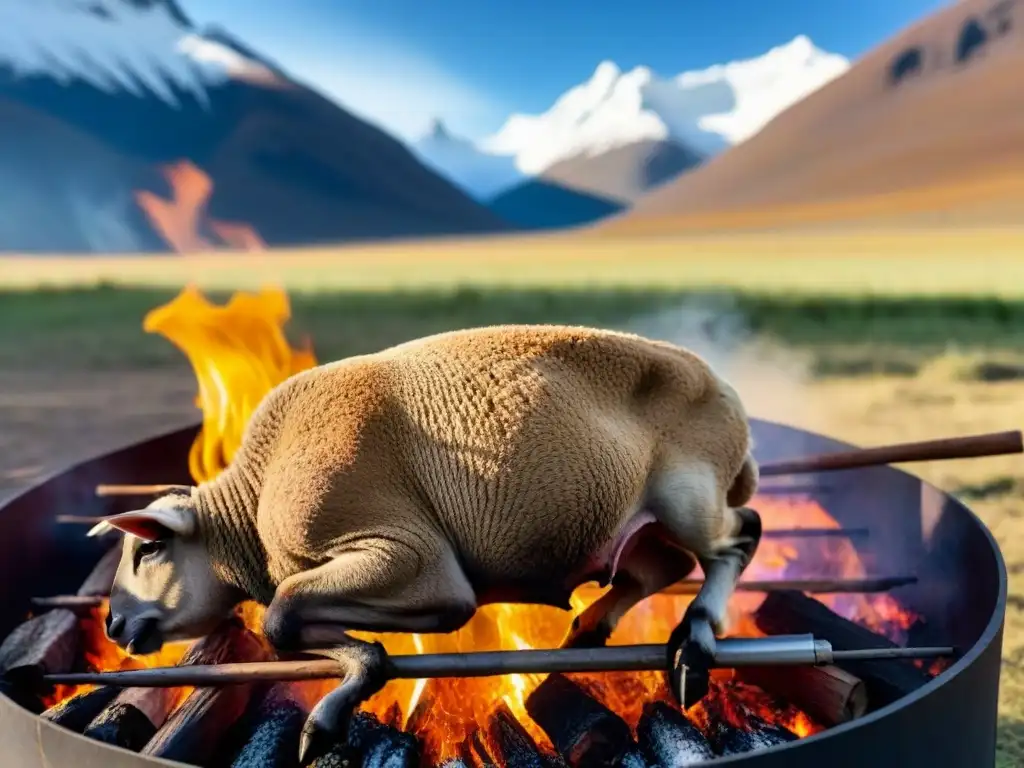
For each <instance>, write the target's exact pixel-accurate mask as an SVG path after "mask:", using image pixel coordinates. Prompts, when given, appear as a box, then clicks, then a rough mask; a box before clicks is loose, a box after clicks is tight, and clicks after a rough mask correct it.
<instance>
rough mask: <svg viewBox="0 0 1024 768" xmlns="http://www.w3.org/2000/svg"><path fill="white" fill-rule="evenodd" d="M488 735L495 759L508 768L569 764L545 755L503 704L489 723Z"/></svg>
mask: <svg viewBox="0 0 1024 768" xmlns="http://www.w3.org/2000/svg"><path fill="white" fill-rule="evenodd" d="M487 735H488V737H489V739H490V743H491V746H492V747H493V750H494V756H495V757H496V758H497V759H498V761H499V762H500V764H501V765H502V766H504V768H555V766H564V765H565V763H563V762H562V760H561V759H559V758H558V757H556V756H554V755H547V754H545V753H544V752H542V751H541V749H540V747H538V746H537V744H536V743H535V742H534V740H533V738H532V737H531V736H530V734H529V733H527V731H526V729H525V728H523V726H522V725H521V724H520V723H519V721H518V720H516V717H515V715H513V714H512V710H510V709H509V708H508V706H507V705H506V704H505V703H504V702H502V703H500V704H498V706H497V707H496V708H495V710H494V714H492V715H491V719H490V721H489V722H488V723H487Z"/></svg>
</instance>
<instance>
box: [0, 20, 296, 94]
mask: <svg viewBox="0 0 1024 768" xmlns="http://www.w3.org/2000/svg"><path fill="white" fill-rule="evenodd" d="M82 40H88V41H89V43H90V44H89V46H88V47H84V46H82V44H81V41H82ZM2 74H7V75H8V76H10V77H13V78H14V79H16V80H17V79H23V78H34V77H49V78H52V79H53V80H55V81H56V82H59V83H63V84H69V83H72V82H76V81H77V82H83V83H87V84H89V85H92V86H93V87H95V88H97V89H99V90H102V91H105V92H108V93H119V92H123V93H128V94H132V95H135V96H139V97H143V96H147V95H150V96H155V97H156V98H159V99H161V100H162V101H164V102H166V103H168V104H170V105H172V106H175V107H176V106H179V101H178V95H177V94H180V93H191V94H192V95H193V96H194V97H195V98H196V99H197V100H198V101H199V102H201V103H206V102H207V96H206V89H207V88H208V87H210V86H216V85H220V84H223V83H224V82H226V81H227V80H228V79H230V78H242V77H244V78H248V79H259V80H276V79H278V78H277V76H276V75H274V74H273V73H272V72H271V71H270V70H269V69H268V68H267V67H266V66H265V65H264V64H262V63H260V62H258V61H254V60H252V59H250V58H248V57H246V56H245V55H243V54H242V53H240V52H239V51H238V50H237V49H235V48H232V47H230V46H228V45H225V44H223V43H221V42H218V41H216V40H212V39H207V38H205V37H204V36H202V35H201V34H199V33H197V32H196V31H195V30H194V28H193V26H192V23H191V21H190V20H189V19H188V17H187V16H186V15H185V14H184V12H183V11H182V10H181V8H180V7H179V6H178V5H177V3H175V2H174V0H4V2H3V3H0V75H2Z"/></svg>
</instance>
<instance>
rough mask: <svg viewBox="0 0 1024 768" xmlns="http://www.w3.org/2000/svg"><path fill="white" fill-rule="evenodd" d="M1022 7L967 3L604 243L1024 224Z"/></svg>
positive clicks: (657, 196)
mask: <svg viewBox="0 0 1024 768" xmlns="http://www.w3.org/2000/svg"><path fill="white" fill-rule="evenodd" d="M1021 72H1024V0H998V2H994V1H993V0H963V1H962V2H957V3H953V4H951V5H949V6H947V7H946V8H944V9H943V10H941V11H940V12H938V13H936V14H935V15H933V16H931V17H929V18H927V19H925V20H923V21H921V22H919V23H918V24H916V25H914V26H912V27H910V28H908V29H906V30H905V31H903V32H902V33H900V34H899V35H897V36H896V37H895V38H893V39H892V40H889V41H887V42H886V43H884V44H882V45H881V46H879V47H878V48H876V49H874V50H873V51H871V52H870V53H868V54H867V55H865V56H864V57H863V58H862V59H861V60H860V61H858V62H857V63H856V64H855V65H854V66H853V67H852V68H851V69H850V71H849V72H847V73H846V74H845V75H843V76H842V77H840V78H838V79H836V80H835V81H833V82H832V83H830V84H828V85H826V86H825V87H823V88H822V89H821V90H819V91H817V92H815V93H813V94H811V95H810V96H809V97H807V98H806V99H805V100H803V101H801V102H799V103H797V104H795V105H794V106H793V107H791V108H790V109H788V110H786V111H785V112H783V113H782V114H780V115H779V116H778V117H776V118H775V119H774V120H773V121H772V122H771V123H769V124H768V125H767V126H765V128H764V129H763V130H762V131H761V132H760V133H758V134H757V135H755V136H754V137H752V138H751V139H749V140H748V141H747V142H745V143H743V144H741V145H739V146H736V147H734V148H732V149H730V150H729V151H728V152H726V153H724V154H722V155H720V156H718V157H716V158H714V159H713V160H711V161H710V162H708V163H707V164H706V165H704V166H702V167H700V168H697V169H696V170H694V171H692V172H690V173H688V174H686V175H684V176H683V177H681V178H680V179H677V180H676V181H673V182H670V183H669V184H667V185H665V186H664V187H662V188H661V189H658V190H656V191H654V192H652V193H651V194H650V195H648V196H647V197H645V198H643V199H642V200H640V201H639V202H638V203H637V204H636V205H635V206H634V208H633V209H631V210H630V211H629V212H627V213H626V214H624V215H622V216H618V217H615V218H613V219H610V220H608V221H607V222H604V223H602V224H601V225H599V226H598V229H599V231H604V232H615V231H622V232H626V231H629V232H647V231H652V232H655V231H657V232H670V231H675V230H680V229H692V228H705V227H733V226H740V227H742V226H765V225H779V224H799V223H807V222H815V221H819V222H822V221H830V220H832V221H841V220H850V219H864V218H872V217H882V218H885V217H896V216H903V215H907V214H911V215H914V216H920V215H921V214H925V213H929V212H931V213H934V212H944V213H949V214H953V215H955V214H957V213H962V212H964V211H967V210H970V211H974V212H976V213H977V214H978V215H980V216H982V217H984V216H985V215H991V214H993V213H994V212H996V211H999V212H1000V213H999V216H1001V217H1002V218H1004V220H1007V221H1015V222H1019V221H1021V220H1022V218H1024V217H1022V216H1021V214H1022V213H1024V85H1022V81H1021Z"/></svg>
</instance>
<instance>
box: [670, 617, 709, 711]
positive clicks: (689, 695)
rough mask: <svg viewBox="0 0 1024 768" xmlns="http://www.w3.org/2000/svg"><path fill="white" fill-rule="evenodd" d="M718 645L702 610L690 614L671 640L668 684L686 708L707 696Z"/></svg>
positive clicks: (674, 632) (684, 618)
mask: <svg viewBox="0 0 1024 768" xmlns="http://www.w3.org/2000/svg"><path fill="white" fill-rule="evenodd" d="M716 644H717V643H716V638H715V632H714V629H713V628H712V626H711V623H710V622H709V621H708V618H707V615H706V613H705V611H703V610H702V609H700V608H697V609H691V610H689V611H687V613H686V615H685V616H684V617H683V620H682V622H681V623H680V624H679V626H678V627H676V628H675V629H674V630H673V631H672V635H671V636H670V637H669V641H668V643H667V647H668V668H669V670H670V672H669V685H670V687H671V689H672V694H673V695H674V696H675V699H676V701H677V702H679V704H681V705H682V707H683V708H684V709H689V708H690V707H692V706H693V705H694V704H696V703H697V702H698V701H700V700H701V699H703V698H704V697H705V696H707V694H708V690H709V686H710V670H711V668H712V667H713V666H714V662H715V650H716Z"/></svg>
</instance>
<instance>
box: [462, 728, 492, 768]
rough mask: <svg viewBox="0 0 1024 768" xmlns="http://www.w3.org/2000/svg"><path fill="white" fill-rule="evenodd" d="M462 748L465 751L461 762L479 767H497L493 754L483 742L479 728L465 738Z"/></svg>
mask: <svg viewBox="0 0 1024 768" xmlns="http://www.w3.org/2000/svg"><path fill="white" fill-rule="evenodd" d="M463 749H464V751H465V756H464V759H463V762H464V763H465V764H466V765H479V766H480V768H497V765H498V761H497V760H495V759H494V756H493V755H491V753H490V751H489V750H488V749H487V746H486V745H485V744H484V740H483V738H482V737H481V735H480V730H479V729H477V730H475V731H473V733H471V734H470V736H469V738H468V739H466V743H465V744H463Z"/></svg>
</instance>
